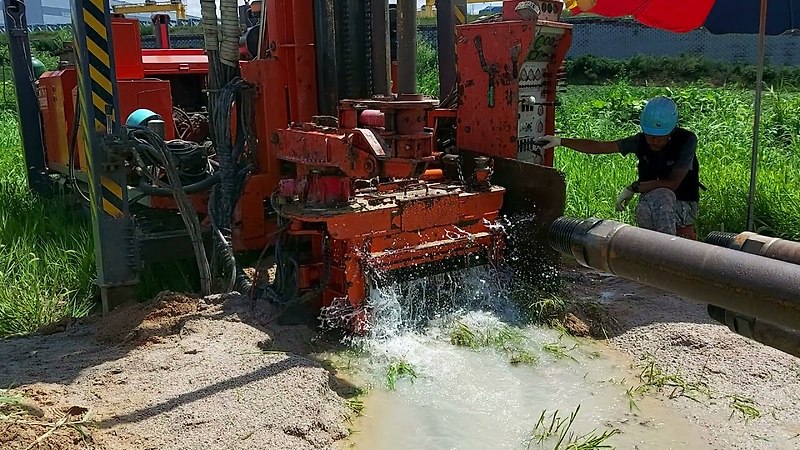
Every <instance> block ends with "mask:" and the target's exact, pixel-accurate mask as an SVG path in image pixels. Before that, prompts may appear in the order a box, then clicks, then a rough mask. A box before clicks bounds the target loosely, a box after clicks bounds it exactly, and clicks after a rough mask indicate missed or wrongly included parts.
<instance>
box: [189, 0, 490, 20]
mask: <svg viewBox="0 0 800 450" xmlns="http://www.w3.org/2000/svg"><path fill="white" fill-rule="evenodd" d="M389 3H397V2H396V1H394V0H389ZM492 3H498V2H486V3H485V4H483V3H475V4H471V5H469V10H470V12H473V10H474V11H475V12H477V11H478V10H480V9H482V8H483V7H484V6H485V5H488V4H492ZM239 4H240V5H244V1H243V0H239ZM424 4H425V0H417V6H422V5H424ZM186 9H187V13H188V14H189V15H190V16H196V17H200V0H186Z"/></svg>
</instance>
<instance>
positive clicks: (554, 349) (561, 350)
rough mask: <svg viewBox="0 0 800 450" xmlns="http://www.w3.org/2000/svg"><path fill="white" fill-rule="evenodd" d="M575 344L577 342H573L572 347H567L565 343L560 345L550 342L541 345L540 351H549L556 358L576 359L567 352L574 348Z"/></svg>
mask: <svg viewBox="0 0 800 450" xmlns="http://www.w3.org/2000/svg"><path fill="white" fill-rule="evenodd" d="M577 346H578V344H575V345H574V346H573V347H572V348H567V347H566V346H565V345H562V344H560V343H558V342H550V343H548V344H544V345H543V346H542V351H544V352H545V353H549V354H550V355H552V356H554V357H555V358H556V359H571V360H573V361H577V359H575V357H573V356H572V355H570V354H569V352H571V351H572V350H575V348H576V347H577Z"/></svg>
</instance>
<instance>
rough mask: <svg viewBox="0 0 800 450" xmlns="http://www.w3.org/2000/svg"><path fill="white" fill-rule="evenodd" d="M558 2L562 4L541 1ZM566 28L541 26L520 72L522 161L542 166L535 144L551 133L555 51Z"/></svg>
mask: <svg viewBox="0 0 800 450" xmlns="http://www.w3.org/2000/svg"><path fill="white" fill-rule="evenodd" d="M542 3H543V4H544V3H559V2H542ZM564 35H565V30H564V28H558V27H553V26H547V25H546V24H542V23H541V22H540V23H539V26H538V27H537V30H536V34H535V35H534V41H533V44H532V45H531V47H530V51H529V53H528V55H527V58H525V62H524V63H523V64H522V67H521V68H520V73H519V114H518V116H517V152H518V154H517V157H518V158H519V159H520V160H522V161H527V162H532V163H536V164H541V163H542V161H543V156H542V155H541V154H540V153H541V152H540V150H539V147H538V146H537V145H536V142H537V141H538V140H539V139H540V138H541V137H542V136H544V135H546V134H548V133H552V132H553V130H548V123H550V122H552V117H551V116H552V115H553V114H555V92H551V90H552V91H554V90H555V88H554V86H555V83H554V80H555V77H556V76H557V71H558V66H555V67H554V64H553V63H554V58H555V50H556V46H557V45H558V43H559V42H560V41H561V39H563V38H564Z"/></svg>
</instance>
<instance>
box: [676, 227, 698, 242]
mask: <svg viewBox="0 0 800 450" xmlns="http://www.w3.org/2000/svg"><path fill="white" fill-rule="evenodd" d="M676 234H677V235H678V237H682V238H684V239H691V240H693V241H696V240H697V232H696V231H695V229H694V225H686V226H684V227H678V230H677V233H676Z"/></svg>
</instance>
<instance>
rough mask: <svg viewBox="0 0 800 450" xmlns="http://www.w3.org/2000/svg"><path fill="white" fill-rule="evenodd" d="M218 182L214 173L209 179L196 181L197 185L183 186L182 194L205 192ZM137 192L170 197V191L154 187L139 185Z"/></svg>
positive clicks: (217, 175)
mask: <svg viewBox="0 0 800 450" xmlns="http://www.w3.org/2000/svg"><path fill="white" fill-rule="evenodd" d="M218 182H219V173H215V174H214V175H211V176H210V177H208V178H206V179H204V180H203V181H198V182H197V183H194V184H190V185H188V186H184V187H183V192H184V193H186V194H188V195H191V194H196V193H198V192H203V191H205V190H208V189H210V188H211V187H213V186H214V185H215V184H217V183H218ZM139 190H140V191H142V193H143V194H147V195H151V196H154V197H172V191H171V190H170V189H166V188H160V187H155V186H151V185H149V184H143V183H140V184H139Z"/></svg>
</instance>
